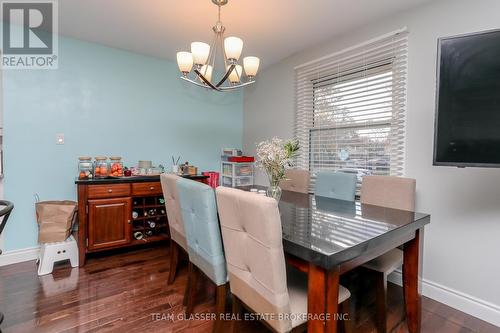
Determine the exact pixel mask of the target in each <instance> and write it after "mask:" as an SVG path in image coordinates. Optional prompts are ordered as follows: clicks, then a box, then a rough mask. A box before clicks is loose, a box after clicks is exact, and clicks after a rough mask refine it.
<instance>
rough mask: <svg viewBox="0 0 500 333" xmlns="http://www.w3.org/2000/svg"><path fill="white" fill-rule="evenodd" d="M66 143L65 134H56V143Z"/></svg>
mask: <svg viewBox="0 0 500 333" xmlns="http://www.w3.org/2000/svg"><path fill="white" fill-rule="evenodd" d="M63 144H64V134H62V133H60V134H56V145H63Z"/></svg>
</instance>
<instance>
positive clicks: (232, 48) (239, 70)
mask: <svg viewBox="0 0 500 333" xmlns="http://www.w3.org/2000/svg"><path fill="white" fill-rule="evenodd" d="M228 1H229V0H212V2H213V3H214V4H216V5H217V7H218V20H217V23H216V24H215V26H214V27H213V28H212V30H213V31H214V33H215V36H214V39H213V41H212V44H211V45H209V44H206V43H203V42H192V43H191V52H177V65H178V66H179V70H180V71H181V73H182V76H181V79H183V80H186V81H188V82H191V83H192V84H195V85H197V86H199V87H204V88H209V89H213V90H215V91H231V90H234V89H238V88H242V87H245V86H248V85H250V84H252V83H254V82H255V75H257V71H258V70H259V64H260V60H259V58H257V57H245V58H243V67H242V66H241V65H239V64H238V60H239V58H240V56H241V52H242V50H243V41H242V40H241V39H240V38H238V37H226V38H224V31H225V30H226V28H225V27H224V26H223V25H222V22H221V20H220V11H221V7H222V6H224V5H225V4H227V2H228ZM219 50H220V51H219ZM218 51H219V52H220V54H221V55H222V56H223V59H222V60H220V59H217V57H218V56H219V54H218ZM219 58H220V56H219ZM219 65H220V66H219ZM193 67H194V69H193ZM216 67H222V70H220V69H219V70H217V68H216ZM192 69H193V71H191V70H192ZM243 70H245V76H246V78H244V77H243ZM217 73H224V75H222V76H221V77H220V78H219V79H218V80H216V79H215V75H216V74H217Z"/></svg>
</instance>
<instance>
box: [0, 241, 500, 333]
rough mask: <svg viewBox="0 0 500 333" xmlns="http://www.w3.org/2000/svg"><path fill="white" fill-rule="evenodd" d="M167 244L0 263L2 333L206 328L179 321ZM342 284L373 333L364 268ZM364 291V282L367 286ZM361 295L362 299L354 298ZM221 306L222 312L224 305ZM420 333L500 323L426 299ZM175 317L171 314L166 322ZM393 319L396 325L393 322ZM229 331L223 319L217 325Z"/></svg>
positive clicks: (201, 306) (182, 279)
mask: <svg viewBox="0 0 500 333" xmlns="http://www.w3.org/2000/svg"><path fill="white" fill-rule="evenodd" d="M168 251H169V250H168V245H163V246H157V247H154V248H147V249H140V250H133V251H130V250H129V251H128V252H114V253H113V255H102V256H100V257H95V258H90V259H89V260H88V263H87V265H86V266H85V267H83V268H81V269H73V270H72V269H71V267H70V266H69V264H62V265H58V266H57V268H56V269H55V270H54V273H53V274H52V275H50V274H49V275H46V276H43V277H40V278H39V277H38V276H37V274H36V265H35V262H34V261H31V262H25V263H21V264H15V265H10V266H4V267H0V311H2V312H3V313H4V315H5V320H4V322H3V324H2V325H1V328H2V331H3V332H50V333H54V332H122V333H125V332H127V333H129V332H192V333H194V332H196V333H198V332H210V331H211V328H212V322H211V321H210V320H202V319H203V318H201V319H200V320H180V319H179V318H180V317H182V315H183V313H184V310H183V306H182V299H183V295H184V286H185V284H186V277H187V274H186V273H187V265H183V268H181V269H180V271H179V273H178V277H177V279H176V280H175V283H174V284H172V285H170V286H168V285H167V280H168V274H169V257H168ZM344 280H345V281H343V282H342V283H344V284H345V285H346V286H348V287H349V288H351V289H352V291H353V299H352V304H353V306H354V308H355V311H354V317H355V319H354V320H355V322H354V324H355V325H354V326H355V328H356V329H355V332H363V333H364V332H367V333H368V332H375V320H374V318H373V314H374V295H373V293H372V292H367V291H366V290H365V291H364V292H361V291H360V290H363V289H366V288H363V285H365V286H366V285H368V284H369V283H367V281H369V277H368V278H367V277H366V276H364V275H363V274H362V272H355V273H354V274H352V275H351V276H347V277H345V279H344ZM206 286H207V287H206V288H202V290H200V292H199V294H198V302H197V306H196V307H195V309H194V311H195V313H196V314H197V315H202V314H207V313H209V312H210V311H213V309H214V292H215V289H214V287H211V284H209V283H206ZM368 290H370V288H368ZM360 295H362V297H361V296H360ZM388 303H389V312H388V327H394V326H395V328H394V330H393V331H394V332H398V333H400V332H407V329H406V325H405V322H404V321H403V322H401V320H402V318H403V302H402V291H401V288H400V287H398V286H395V285H392V284H390V285H389V300H388ZM230 306H231V305H230V304H228V305H227V310H226V311H229V309H230ZM422 316H423V317H422V332H429V333H431V332H432V333H435V332H443V333H446V332H450V333H451V332H460V333H468V332H480V333H500V328H498V327H496V326H493V325H490V324H488V323H486V322H484V321H481V320H479V319H477V318H474V317H471V316H469V315H467V314H464V313H462V312H460V311H457V310H454V309H452V308H450V307H448V306H445V305H443V304H441V303H438V302H435V301H433V300H431V299H428V298H425V297H424V298H423V301H422ZM172 319H174V320H172ZM398 323H399V324H398ZM223 327H224V330H225V331H229V328H230V325H229V322H225V323H224V324H223ZM239 328H240V332H266V331H267V330H266V328H265V327H264V326H263V325H262V324H260V323H258V322H243V323H241V324H240V325H239Z"/></svg>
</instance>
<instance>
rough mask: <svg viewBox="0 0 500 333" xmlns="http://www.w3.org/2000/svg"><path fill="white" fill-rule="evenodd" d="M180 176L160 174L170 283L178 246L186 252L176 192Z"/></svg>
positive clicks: (177, 260)
mask: <svg viewBox="0 0 500 333" xmlns="http://www.w3.org/2000/svg"><path fill="white" fill-rule="evenodd" d="M179 178H180V177H179V176H177V175H174V174H168V173H164V174H162V175H161V176H160V181H161V188H162V190H163V197H164V198H165V209H166V210H167V218H168V227H169V229H170V239H171V241H170V272H169V275H168V284H172V283H173V282H174V280H175V276H176V274H177V265H178V263H179V247H180V248H181V249H182V250H184V251H185V252H186V250H187V242H186V233H185V231H184V222H183V221H182V215H181V207H180V204H179V195H178V193H177V180H178V179H179Z"/></svg>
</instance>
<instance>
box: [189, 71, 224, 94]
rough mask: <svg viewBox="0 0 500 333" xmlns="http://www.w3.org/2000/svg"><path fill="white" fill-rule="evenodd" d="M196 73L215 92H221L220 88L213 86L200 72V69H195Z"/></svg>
mask: <svg viewBox="0 0 500 333" xmlns="http://www.w3.org/2000/svg"><path fill="white" fill-rule="evenodd" d="M194 72H195V73H196V75H198V77H199V78H200V79H202V80H203V82H205V83H206V84H207V85H208V86H209V87H210V88H212V89H214V90H219V88H217V87H216V86H214V85H213V84H212V82H210V81H208V80H207V79H206V78H205V77H204V76H203V74H201V73H200V71H199V70H198V69H195V70H194Z"/></svg>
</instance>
